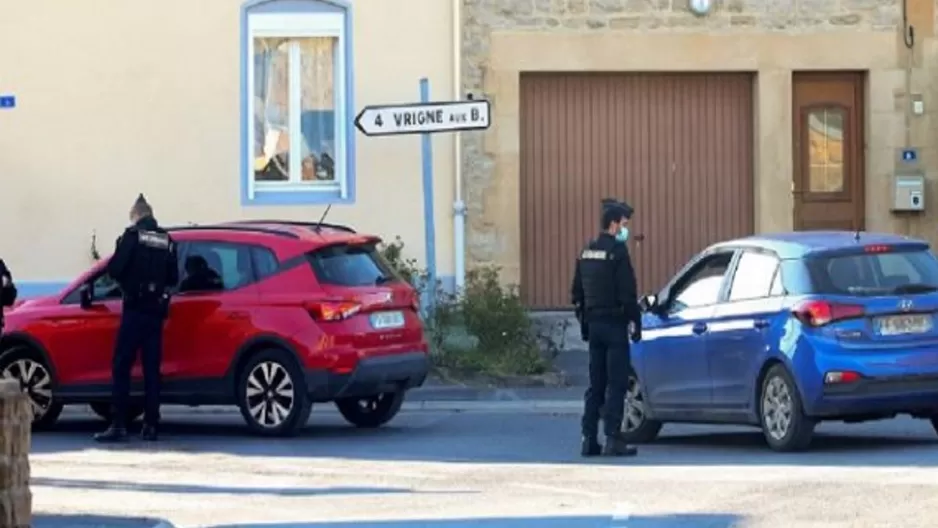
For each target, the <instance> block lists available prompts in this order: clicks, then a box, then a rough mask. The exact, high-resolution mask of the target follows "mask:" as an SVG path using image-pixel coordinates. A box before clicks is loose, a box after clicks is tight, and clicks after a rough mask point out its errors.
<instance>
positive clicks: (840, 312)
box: [792, 301, 865, 326]
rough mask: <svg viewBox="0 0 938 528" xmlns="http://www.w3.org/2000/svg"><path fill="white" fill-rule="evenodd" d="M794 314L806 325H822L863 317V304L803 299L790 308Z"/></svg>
mask: <svg viewBox="0 0 938 528" xmlns="http://www.w3.org/2000/svg"><path fill="white" fill-rule="evenodd" d="M792 313H793V314H794V316H795V317H796V318H797V319H798V320H799V321H801V322H802V323H804V324H806V325H808V326H824V325H826V324H829V323H833V322H834V321H841V320H844V319H855V318H857V317H863V315H864V314H865V311H864V309H863V306H860V305H857V304H839V303H830V302H827V301H805V302H803V303H801V304H799V305H798V306H796V307H795V308H794V310H792Z"/></svg>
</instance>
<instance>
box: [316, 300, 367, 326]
mask: <svg viewBox="0 0 938 528" xmlns="http://www.w3.org/2000/svg"><path fill="white" fill-rule="evenodd" d="M306 309H307V310H309V314H310V315H312V316H313V319H316V320H317V321H341V320H343V319H348V318H349V317H352V316H353V315H355V314H357V313H358V312H360V311H361V309H362V305H361V304H360V303H357V302H354V301H317V302H310V303H306Z"/></svg>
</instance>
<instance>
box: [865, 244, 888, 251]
mask: <svg viewBox="0 0 938 528" xmlns="http://www.w3.org/2000/svg"><path fill="white" fill-rule="evenodd" d="M889 249H890V248H889V246H886V245H882V244H875V245H870V246H863V251H864V252H866V253H888V252H889Z"/></svg>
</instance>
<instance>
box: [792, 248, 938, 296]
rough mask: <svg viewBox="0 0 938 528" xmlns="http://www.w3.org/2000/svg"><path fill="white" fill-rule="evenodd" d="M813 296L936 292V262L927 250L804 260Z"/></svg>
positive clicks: (937, 276) (937, 272)
mask: <svg viewBox="0 0 938 528" xmlns="http://www.w3.org/2000/svg"><path fill="white" fill-rule="evenodd" d="M806 264H807V267H808V273H809V274H810V276H811V282H812V285H813V289H814V293H820V294H834V295H903V294H915V293H928V292H933V291H938V259H936V258H935V256H934V255H933V254H932V253H931V252H930V251H927V250H925V251H921V250H916V251H901V252H889V253H863V254H857V255H837V256H828V257H823V256H822V257H814V258H810V259H808V260H807V261H806Z"/></svg>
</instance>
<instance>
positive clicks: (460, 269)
mask: <svg viewBox="0 0 938 528" xmlns="http://www.w3.org/2000/svg"><path fill="white" fill-rule="evenodd" d="M452 5H453V100H454V101H460V100H462V99H463V94H462V16H461V9H462V0H452ZM453 173H454V175H455V182H454V183H455V186H456V189H455V193H454V194H455V199H454V200H453V245H454V249H455V255H454V256H455V270H454V271H455V275H456V277H455V279H456V291H461V290H462V288H463V286H464V285H465V283H466V204H465V203H463V201H462V137H461V135H460V133H459V132H454V133H453Z"/></svg>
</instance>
